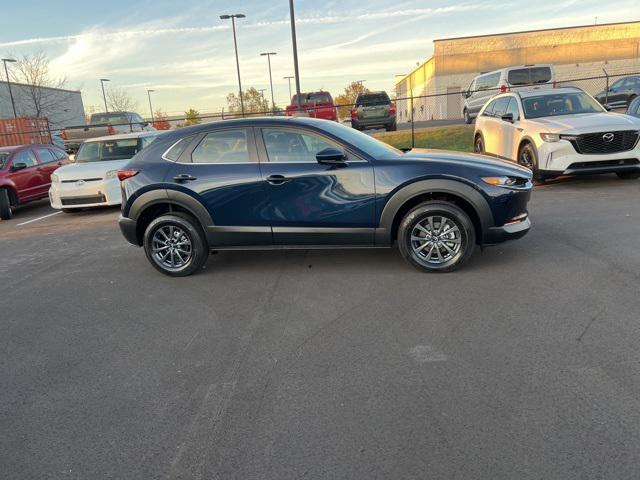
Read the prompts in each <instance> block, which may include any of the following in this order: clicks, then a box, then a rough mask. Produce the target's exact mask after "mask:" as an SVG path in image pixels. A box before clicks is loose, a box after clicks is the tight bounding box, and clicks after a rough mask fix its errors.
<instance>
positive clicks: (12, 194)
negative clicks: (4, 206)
mask: <svg viewBox="0 0 640 480" xmlns="http://www.w3.org/2000/svg"><path fill="white" fill-rule="evenodd" d="M0 189H1V190H6V191H7V193H8V194H9V204H10V205H11V206H12V207H17V206H18V204H19V203H20V199H19V197H18V191H17V190H16V188H15V187H14V186H13V185H11V184H10V183H5V184H3V185H0Z"/></svg>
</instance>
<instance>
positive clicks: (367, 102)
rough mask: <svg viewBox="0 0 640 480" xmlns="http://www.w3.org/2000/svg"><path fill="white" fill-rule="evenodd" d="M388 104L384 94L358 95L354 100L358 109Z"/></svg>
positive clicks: (386, 96) (387, 97)
mask: <svg viewBox="0 0 640 480" xmlns="http://www.w3.org/2000/svg"><path fill="white" fill-rule="evenodd" d="M389 103H390V102H389V96H388V95H387V94H386V93H385V92H381V93H367V94H364V95H358V99H357V100H356V105H357V106H359V107H360V106H363V107H366V106H375V105H388V104H389Z"/></svg>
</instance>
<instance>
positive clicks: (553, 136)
mask: <svg viewBox="0 0 640 480" xmlns="http://www.w3.org/2000/svg"><path fill="white" fill-rule="evenodd" d="M540 138H541V139H542V141H543V142H559V141H560V135H559V134H557V133H541V134H540Z"/></svg>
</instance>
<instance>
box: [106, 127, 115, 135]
mask: <svg viewBox="0 0 640 480" xmlns="http://www.w3.org/2000/svg"><path fill="white" fill-rule="evenodd" d="M107 134H108V135H115V134H116V129H115V128H113V125H107Z"/></svg>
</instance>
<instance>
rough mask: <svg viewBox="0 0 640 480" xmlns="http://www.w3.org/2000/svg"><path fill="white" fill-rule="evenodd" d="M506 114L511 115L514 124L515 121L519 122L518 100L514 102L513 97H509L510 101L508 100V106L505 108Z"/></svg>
mask: <svg viewBox="0 0 640 480" xmlns="http://www.w3.org/2000/svg"><path fill="white" fill-rule="evenodd" d="M506 113H510V114H511V115H513V121H514V122H515V121H516V120H520V111H519V110H518V100H516V99H515V98H514V97H511V100H509V105H508V106H507V111H506Z"/></svg>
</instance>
